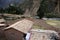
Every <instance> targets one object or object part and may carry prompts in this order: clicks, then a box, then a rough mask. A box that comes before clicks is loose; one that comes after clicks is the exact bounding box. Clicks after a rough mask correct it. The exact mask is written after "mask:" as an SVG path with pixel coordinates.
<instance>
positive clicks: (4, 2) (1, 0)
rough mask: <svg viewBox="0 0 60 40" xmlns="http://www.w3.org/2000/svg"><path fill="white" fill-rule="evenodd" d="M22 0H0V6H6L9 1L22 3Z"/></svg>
mask: <svg viewBox="0 0 60 40" xmlns="http://www.w3.org/2000/svg"><path fill="white" fill-rule="evenodd" d="M23 1H24V0H0V7H7V5H8V4H9V3H17V4H18V3H22V2H23Z"/></svg>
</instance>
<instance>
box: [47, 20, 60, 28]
mask: <svg viewBox="0 0 60 40" xmlns="http://www.w3.org/2000/svg"><path fill="white" fill-rule="evenodd" d="M46 23H47V24H49V25H52V26H54V27H59V28H60V21H58V20H46Z"/></svg>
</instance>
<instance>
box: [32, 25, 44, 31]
mask: <svg viewBox="0 0 60 40" xmlns="http://www.w3.org/2000/svg"><path fill="white" fill-rule="evenodd" d="M32 28H33V29H43V30H45V28H44V27H41V26H39V25H33V27H32Z"/></svg>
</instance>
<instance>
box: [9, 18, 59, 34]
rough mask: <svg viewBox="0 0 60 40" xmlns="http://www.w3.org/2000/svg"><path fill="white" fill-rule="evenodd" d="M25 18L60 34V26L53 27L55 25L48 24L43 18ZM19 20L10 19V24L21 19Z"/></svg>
mask: <svg viewBox="0 0 60 40" xmlns="http://www.w3.org/2000/svg"><path fill="white" fill-rule="evenodd" d="M24 19H28V20H31V21H33V22H34V24H36V25H39V26H41V27H43V28H44V29H46V30H54V31H56V32H58V33H59V35H60V28H56V27H53V26H51V25H48V24H47V23H46V22H45V21H44V20H42V19H33V18H24ZM19 20H22V19H19ZM19 20H15V21H9V22H8V24H10V25H11V24H13V23H15V22H17V21H19Z"/></svg>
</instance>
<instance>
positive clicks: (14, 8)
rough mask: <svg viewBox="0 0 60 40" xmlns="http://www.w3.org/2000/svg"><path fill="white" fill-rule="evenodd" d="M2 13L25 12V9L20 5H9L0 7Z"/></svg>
mask: <svg viewBox="0 0 60 40" xmlns="http://www.w3.org/2000/svg"><path fill="white" fill-rule="evenodd" d="M0 13H10V14H21V15H22V14H23V13H24V11H23V10H22V9H21V8H20V7H16V6H12V5H9V7H8V8H5V9H3V8H0Z"/></svg>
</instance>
